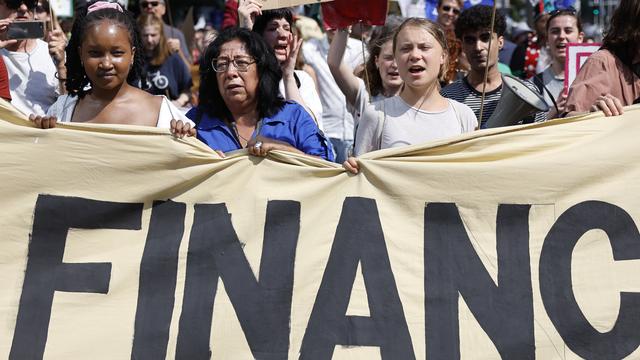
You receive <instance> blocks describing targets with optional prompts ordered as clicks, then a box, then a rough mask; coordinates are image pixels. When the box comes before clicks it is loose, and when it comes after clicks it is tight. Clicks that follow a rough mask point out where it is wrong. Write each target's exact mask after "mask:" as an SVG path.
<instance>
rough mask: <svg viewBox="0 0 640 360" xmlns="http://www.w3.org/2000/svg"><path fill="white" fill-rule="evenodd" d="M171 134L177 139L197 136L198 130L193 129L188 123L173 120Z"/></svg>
mask: <svg viewBox="0 0 640 360" xmlns="http://www.w3.org/2000/svg"><path fill="white" fill-rule="evenodd" d="M170 130H171V133H172V134H173V136H175V137H177V138H181V139H182V138H183V137H185V136H196V128H194V127H191V124H190V123H188V122H183V121H182V120H175V119H174V120H171V129H170Z"/></svg>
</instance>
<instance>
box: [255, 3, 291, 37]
mask: <svg viewBox="0 0 640 360" xmlns="http://www.w3.org/2000/svg"><path fill="white" fill-rule="evenodd" d="M273 19H276V20H280V19H285V20H286V21H287V22H288V23H289V26H291V27H292V26H293V14H292V13H291V10H289V9H288V8H283V9H273V10H265V11H263V12H262V15H259V16H256V21H255V22H254V23H253V31H255V32H257V33H258V34H259V35H260V36H262V35H263V34H264V30H265V29H266V28H267V25H268V24H269V22H270V21H271V20H273Z"/></svg>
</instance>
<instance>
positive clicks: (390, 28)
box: [356, 15, 402, 97]
mask: <svg viewBox="0 0 640 360" xmlns="http://www.w3.org/2000/svg"><path fill="white" fill-rule="evenodd" d="M400 24H402V18H401V17H399V16H396V15H390V16H388V17H387V19H386V20H385V23H384V25H381V26H376V27H374V28H373V31H372V32H371V38H370V39H369V42H368V43H367V50H368V51H369V59H367V62H366V63H365V64H364V68H363V69H362V70H360V71H358V73H357V74H356V76H358V77H359V78H362V79H365V78H366V77H369V91H370V94H369V95H371V96H372V97H373V96H378V95H380V94H383V93H384V84H383V83H382V77H381V76H380V70H379V69H378V66H377V65H376V60H377V58H378V56H380V51H381V50H382V46H383V45H384V44H386V43H387V42H388V41H391V42H392V43H393V35H394V34H395V32H396V29H397V28H398V27H399V26H400ZM365 71H366V72H367V73H366V76H365ZM365 80H366V79H365Z"/></svg>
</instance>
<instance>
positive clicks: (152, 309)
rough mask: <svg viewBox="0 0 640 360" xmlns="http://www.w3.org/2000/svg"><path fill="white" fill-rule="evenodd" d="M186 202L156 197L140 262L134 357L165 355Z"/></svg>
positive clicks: (161, 357)
mask: <svg viewBox="0 0 640 360" xmlns="http://www.w3.org/2000/svg"><path fill="white" fill-rule="evenodd" d="M185 213H186V206H185V204H183V203H176V202H173V201H155V202H154V203H153V212H152V213H151V223H150V225H149V233H148V235H147V241H146V243H145V246H144V253H143V255H142V262H141V263H140V286H139V290H138V307H137V310H136V322H135V333H134V337H133V349H132V352H131V359H136V360H144V359H164V358H166V355H167V343H168V341H169V328H170V326H171V315H172V314H173V304H174V301H175V291H176V277H177V274H178V251H179V249H180V242H181V240H182V235H183V233H184V216H185Z"/></svg>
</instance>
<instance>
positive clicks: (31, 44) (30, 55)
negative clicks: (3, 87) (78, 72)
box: [0, 0, 67, 115]
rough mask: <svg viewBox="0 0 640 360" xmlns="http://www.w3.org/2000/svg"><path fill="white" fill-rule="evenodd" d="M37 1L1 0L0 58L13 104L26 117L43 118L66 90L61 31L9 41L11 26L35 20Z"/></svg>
mask: <svg viewBox="0 0 640 360" xmlns="http://www.w3.org/2000/svg"><path fill="white" fill-rule="evenodd" d="M35 8H36V1H35V0H0V55H2V58H3V60H4V62H5V65H6V67H7V73H8V75H9V79H10V84H9V85H10V90H11V98H12V104H13V105H14V106H16V107H17V108H18V109H19V110H21V111H22V112H23V113H25V114H31V113H35V114H39V115H44V114H45V113H46V111H47V110H48V109H49V107H50V106H51V104H53V103H54V102H55V101H56V99H57V97H58V96H59V95H60V94H63V93H64V92H65V91H64V80H63V79H64V78H65V77H66V68H65V56H64V48H65V46H66V44H67V42H66V38H65V36H64V33H63V32H62V30H60V29H59V28H58V29H55V30H53V31H52V32H49V33H48V34H46V38H45V40H46V41H43V40H40V39H20V40H16V39H9V38H8V29H9V26H10V25H11V24H12V23H17V22H20V21H28V20H33V19H34V9H35Z"/></svg>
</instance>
